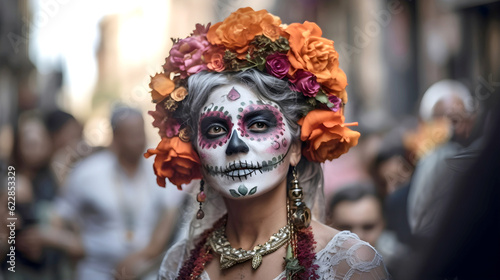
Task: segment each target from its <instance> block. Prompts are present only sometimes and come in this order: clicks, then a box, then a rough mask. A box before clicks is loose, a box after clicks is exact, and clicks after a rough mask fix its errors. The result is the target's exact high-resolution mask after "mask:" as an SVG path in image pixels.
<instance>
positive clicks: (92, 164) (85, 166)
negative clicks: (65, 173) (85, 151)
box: [73, 149, 115, 176]
mask: <svg viewBox="0 0 500 280" xmlns="http://www.w3.org/2000/svg"><path fill="white" fill-rule="evenodd" d="M114 161H115V157H114V154H113V153H112V152H111V151H109V150H107V149H105V150H102V151H99V152H96V153H95V154H93V155H90V156H88V157H87V158H85V159H83V160H81V161H80V162H78V163H77V164H76V165H75V168H74V169H73V175H74V176H78V175H88V173H94V172H107V171H108V170H109V169H110V168H112V166H113V164H114Z"/></svg>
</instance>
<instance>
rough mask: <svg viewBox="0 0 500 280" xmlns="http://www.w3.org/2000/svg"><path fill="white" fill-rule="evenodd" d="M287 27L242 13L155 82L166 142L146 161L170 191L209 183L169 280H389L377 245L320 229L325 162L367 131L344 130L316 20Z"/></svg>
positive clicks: (183, 52) (174, 251) (207, 32)
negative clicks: (315, 215) (317, 206)
mask: <svg viewBox="0 0 500 280" xmlns="http://www.w3.org/2000/svg"><path fill="white" fill-rule="evenodd" d="M280 24H281V21H280V20H279V18H277V17H275V16H273V15H271V14H269V13H267V12H266V11H265V10H262V11H253V10H252V9H251V8H242V9H239V10H238V11H236V12H235V13H233V14H231V15H230V16H229V17H228V18H226V19H225V20H224V21H223V22H220V23H217V24H215V25H214V26H212V27H210V25H209V26H207V27H206V28H205V27H203V26H201V25H197V28H196V30H195V31H194V32H193V34H192V35H191V36H190V37H188V38H186V39H182V40H176V41H175V44H174V46H173V48H172V50H171V51H170V56H169V57H167V60H166V61H167V62H166V64H165V65H164V70H165V73H161V74H156V75H155V76H154V77H152V81H151V84H150V87H151V88H152V97H153V100H154V101H155V102H157V106H156V111H154V112H151V114H152V115H153V117H154V118H155V121H154V122H153V125H154V126H156V127H158V128H159V129H160V132H159V133H160V135H161V136H162V141H161V142H160V144H159V145H158V147H157V148H156V149H150V150H148V152H147V153H146V156H151V155H156V158H155V164H154V170H155V173H156V175H157V178H158V184H159V185H160V186H165V179H169V180H170V182H172V183H173V184H175V185H177V187H178V188H179V189H181V188H182V184H186V183H189V182H191V181H192V180H193V179H201V181H200V184H199V186H200V191H199V193H198V194H197V201H198V202H199V209H198V211H197V213H196V218H197V219H193V222H192V223H191V229H192V232H191V234H190V236H189V238H188V240H184V241H182V242H180V243H178V244H176V245H174V247H172V248H171V250H169V252H168V253H167V255H166V256H165V259H164V262H163V264H162V267H161V270H160V278H161V279H196V278H201V279H234V278H236V277H240V278H241V277H245V278H250V279H282V278H287V279H333V278H334V277H337V278H342V279H350V278H351V277H353V279H386V278H388V276H387V272H386V269H385V267H384V265H383V262H382V259H381V257H380V255H379V254H378V253H377V252H376V251H375V250H374V249H373V248H372V247H370V245H368V244H367V243H365V242H363V241H360V240H359V239H358V238H357V237H356V236H355V235H353V234H351V233H349V232H338V231H336V230H334V229H332V228H329V227H327V226H325V225H323V224H321V223H320V222H318V221H316V220H313V221H311V212H310V210H309V208H308V207H307V206H309V207H312V205H313V202H314V201H315V200H316V190H322V187H321V186H322V173H321V168H320V165H319V163H320V162H324V161H325V160H331V159H333V158H336V157H338V156H340V155H341V154H343V153H345V152H347V150H348V149H349V148H350V147H351V146H354V145H356V143H357V140H358V138H359V133H357V132H354V131H351V130H350V129H349V128H347V127H346V126H348V124H345V123H344V118H343V116H342V109H341V103H342V102H343V101H346V99H347V97H346V93H345V86H346V85H347V83H346V79H345V74H344V73H343V72H342V70H340V69H339V68H338V61H337V58H338V55H337V53H336V52H335V50H334V48H333V42H332V41H330V40H327V39H324V38H322V37H321V30H320V29H319V27H317V25H315V24H314V23H308V22H306V23H304V24H292V25H290V26H289V27H287V28H286V29H285V28H284V27H282V26H281V25H280ZM311 50H312V52H313V53H308V51H311ZM302 188H303V189H304V191H303V189H302Z"/></svg>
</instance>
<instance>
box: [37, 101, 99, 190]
mask: <svg viewBox="0 0 500 280" xmlns="http://www.w3.org/2000/svg"><path fill="white" fill-rule="evenodd" d="M45 125H46V127H47V130H48V132H49V134H50V139H51V142H52V158H51V161H50V167H51V171H52V173H53V174H54V178H55V179H56V180H57V184H58V186H59V188H60V187H63V186H64V181H65V179H66V177H67V175H68V173H69V171H70V170H71V169H72V167H74V165H75V163H76V162H77V161H78V160H80V159H83V158H84V157H86V156H88V155H90V154H91V153H92V152H94V150H95V149H94V148H92V147H90V146H89V145H88V144H87V143H86V142H85V141H84V140H83V126H82V125H81V124H80V123H79V122H78V121H77V120H76V119H75V117H74V116H73V115H71V114H69V113H67V112H64V111H62V110H60V109H56V110H53V111H51V112H49V113H48V114H46V116H45Z"/></svg>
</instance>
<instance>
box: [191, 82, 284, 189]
mask: <svg viewBox="0 0 500 280" xmlns="http://www.w3.org/2000/svg"><path fill="white" fill-rule="evenodd" d="M198 125H199V126H198V139H197V146H196V148H197V151H198V154H199V155H200V159H201V164H202V166H203V168H202V170H203V178H204V179H205V182H206V183H207V184H208V185H209V186H211V187H213V188H215V189H216V190H217V191H219V192H220V193H221V194H222V195H224V196H226V197H229V198H238V199H242V198H247V197H254V196H257V195H259V194H262V193H265V192H267V191H268V190H270V189H272V188H274V187H276V186H278V185H279V184H280V183H281V182H283V180H285V179H286V175H287V172H288V168H289V166H290V144H291V139H292V138H291V134H290V128H289V127H288V125H287V123H286V121H285V120H284V117H283V114H282V113H281V112H280V108H279V106H278V105H277V104H275V103H273V102H270V101H262V100H260V99H259V98H258V96H257V95H256V94H255V93H254V92H253V91H251V90H250V89H248V88H247V87H245V86H243V85H240V84H235V85H228V86H223V87H220V88H217V89H216V90H214V91H213V92H212V93H211V94H210V96H209V98H208V100H207V102H206V103H205V104H204V106H203V108H202V111H201V114H200V119H199V123H198Z"/></svg>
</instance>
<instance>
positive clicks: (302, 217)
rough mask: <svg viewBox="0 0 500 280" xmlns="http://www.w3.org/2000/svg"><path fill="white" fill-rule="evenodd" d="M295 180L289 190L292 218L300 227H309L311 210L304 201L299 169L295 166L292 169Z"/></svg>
mask: <svg viewBox="0 0 500 280" xmlns="http://www.w3.org/2000/svg"><path fill="white" fill-rule="evenodd" d="M292 174H293V180H292V182H291V184H290V189H289V190H288V199H289V201H290V219H291V222H292V223H293V224H294V225H295V226H296V227H297V228H298V229H301V228H307V227H309V225H310V224H311V210H310V209H309V208H308V207H307V206H306V204H305V203H304V202H303V201H302V199H303V197H304V194H303V192H302V188H301V187H300V185H299V180H298V176H297V169H296V167H295V166H294V167H293V170H292Z"/></svg>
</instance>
